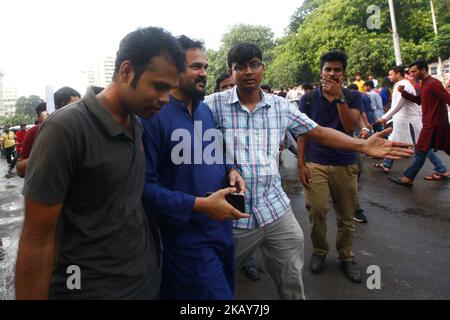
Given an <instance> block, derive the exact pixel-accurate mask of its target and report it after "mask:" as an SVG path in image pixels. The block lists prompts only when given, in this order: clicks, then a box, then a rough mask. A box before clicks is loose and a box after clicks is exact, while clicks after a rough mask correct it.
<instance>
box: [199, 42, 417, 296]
mask: <svg viewBox="0 0 450 320" xmlns="http://www.w3.org/2000/svg"><path fill="white" fill-rule="evenodd" d="M227 60H228V61H227V63H228V72H229V73H230V74H231V75H232V77H233V80H234V83H235V84H236V86H235V87H234V88H233V89H232V90H227V91H224V92H219V93H214V94H212V95H210V96H208V97H207V98H206V99H205V102H206V104H208V105H209V107H210V108H211V109H212V111H213V114H214V120H215V121H216V124H217V128H218V129H220V130H221V131H222V133H223V135H224V139H225V141H226V146H227V158H228V159H233V160H234V164H235V166H236V167H237V168H238V170H239V172H240V173H241V176H242V177H243V178H244V180H245V183H246V186H247V193H246V212H247V213H249V215H250V216H249V217H248V218H244V219H239V220H238V221H234V230H233V238H234V244H235V270H240V269H241V268H242V266H243V263H244V262H245V260H246V259H247V258H248V257H249V255H250V254H251V253H253V252H254V251H255V249H256V248H258V247H260V249H261V251H262V254H263V257H264V261H265V265H266V268H267V270H268V272H269V273H270V275H271V277H272V278H273V279H274V280H275V283H276V286H277V291H278V293H279V298H280V299H304V298H305V295H304V290H303V281H302V273H303V256H304V252H303V251H304V249H303V245H304V241H303V240H304V239H303V232H302V229H301V228H300V225H299V224H298V222H297V220H296V219H295V217H294V214H293V212H292V209H291V206H290V201H289V199H288V197H287V195H286V193H285V192H284V191H283V189H282V187H281V177H280V173H279V170H278V165H277V159H278V153H279V146H280V143H281V142H282V140H283V139H284V136H285V134H286V132H287V131H288V130H289V131H290V132H291V133H292V134H293V135H294V137H296V138H298V137H299V136H301V135H305V136H307V137H309V138H312V139H316V140H317V141H319V142H320V143H322V144H324V145H327V146H330V147H332V148H337V149H345V150H350V151H358V152H364V153H366V154H368V155H371V156H372V157H384V156H387V157H390V158H392V159H400V158H403V157H408V156H410V155H411V154H412V151H411V150H406V149H403V148H401V147H407V146H409V145H407V144H402V143H396V142H392V141H388V140H385V139H383V138H382V135H384V134H386V132H382V133H381V134H378V135H374V136H373V137H372V138H370V139H369V140H360V139H354V138H351V137H349V136H347V135H345V134H343V133H341V132H338V131H336V130H333V129H330V128H324V127H321V126H318V125H317V124H316V123H315V122H314V121H312V120H310V119H309V118H308V117H307V116H306V115H304V114H303V113H301V112H300V111H299V110H298V107H297V106H296V105H295V104H293V103H291V102H289V101H288V100H287V99H285V98H281V97H279V96H275V95H272V94H266V93H264V92H263V91H262V90H261V89H260V83H261V81H262V78H263V75H264V64H263V63H262V61H263V59H262V52H261V49H260V48H259V47H258V46H257V45H255V44H252V43H240V44H237V45H236V46H234V47H233V48H232V49H231V50H230V51H229V52H228V58H227Z"/></svg>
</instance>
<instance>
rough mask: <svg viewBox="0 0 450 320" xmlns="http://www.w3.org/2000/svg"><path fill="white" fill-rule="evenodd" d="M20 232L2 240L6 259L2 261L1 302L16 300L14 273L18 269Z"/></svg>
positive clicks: (0, 271) (0, 262)
mask: <svg viewBox="0 0 450 320" xmlns="http://www.w3.org/2000/svg"><path fill="white" fill-rule="evenodd" d="M19 236H20V230H17V231H15V232H13V234H12V235H11V236H10V237H6V238H3V239H2V242H3V248H4V250H5V257H4V259H3V260H2V261H0V300H12V299H14V298H15V295H16V293H15V288H14V271H15V267H16V259H17V249H18V246H19Z"/></svg>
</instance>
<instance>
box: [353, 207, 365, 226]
mask: <svg viewBox="0 0 450 320" xmlns="http://www.w3.org/2000/svg"><path fill="white" fill-rule="evenodd" d="M353 220H355V221H357V222H361V223H367V218H366V215H365V214H364V210H363V209H356V210H355V216H354V217H353Z"/></svg>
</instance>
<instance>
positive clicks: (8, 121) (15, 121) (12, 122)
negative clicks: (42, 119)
mask: <svg viewBox="0 0 450 320" xmlns="http://www.w3.org/2000/svg"><path fill="white" fill-rule="evenodd" d="M23 123H26V124H32V123H33V117H30V116H29V115H25V114H15V115H13V116H7V117H0V125H1V127H2V128H3V126H9V127H14V126H19V125H21V124H23Z"/></svg>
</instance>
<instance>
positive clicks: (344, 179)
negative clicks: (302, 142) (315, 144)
mask: <svg viewBox="0 0 450 320" xmlns="http://www.w3.org/2000/svg"><path fill="white" fill-rule="evenodd" d="M306 167H307V168H308V170H309V174H310V177H311V182H310V183H309V188H308V189H306V209H307V210H308V213H309V221H310V223H311V240H312V243H313V250H314V253H316V254H318V255H321V256H324V255H327V253H328V251H329V247H328V242H327V213H328V211H329V207H330V202H329V199H330V196H331V199H332V200H333V206H334V209H335V211H336V220H337V229H338V230H337V239H336V250H337V251H338V254H339V259H340V260H347V261H350V260H353V251H352V247H353V233H354V231H355V222H354V220H353V216H354V214H355V204H356V192H357V185H358V181H357V176H358V166H357V165H356V164H354V165H348V166H329V165H321V164H318V163H314V162H307V163H306Z"/></svg>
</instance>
